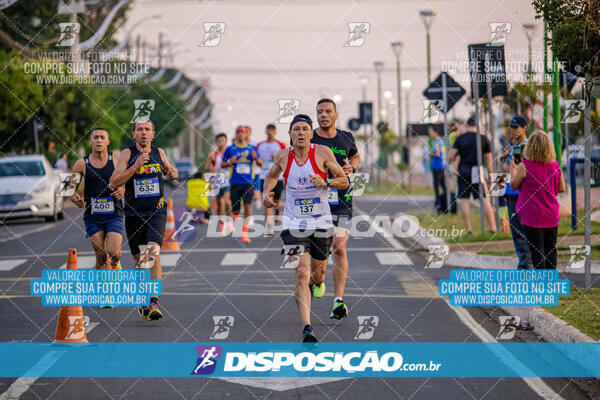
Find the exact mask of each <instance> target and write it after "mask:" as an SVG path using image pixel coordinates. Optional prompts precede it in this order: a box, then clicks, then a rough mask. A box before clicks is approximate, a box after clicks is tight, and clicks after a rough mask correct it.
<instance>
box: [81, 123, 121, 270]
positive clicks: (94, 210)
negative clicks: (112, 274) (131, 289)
mask: <svg viewBox="0 0 600 400" xmlns="http://www.w3.org/2000/svg"><path fill="white" fill-rule="evenodd" d="M109 143H110V140H109V139H108V132H106V130H104V129H102V128H98V129H95V130H93V131H92V133H91V134H90V145H91V147H92V153H90V154H89V155H88V156H86V157H84V158H82V159H80V160H78V161H77V162H76V163H75V165H74V166H73V172H77V173H79V174H81V175H83V176H84V179H83V181H84V182H83V185H84V188H83V198H82V197H81V196H80V195H79V194H77V193H75V194H74V195H73V196H71V201H72V202H73V203H75V204H76V205H77V206H78V207H80V208H85V212H84V214H83V221H84V223H85V230H86V234H87V236H88V237H89V238H90V240H91V242H92V246H93V247H94V252H95V253H96V268H107V267H110V268H120V259H121V244H122V242H123V194H124V192H125V188H124V187H122V186H121V187H119V188H117V189H116V190H113V189H112V188H111V187H109V181H110V177H111V175H112V173H113V171H114V169H115V164H114V160H113V157H112V153H109V152H108V145H109ZM107 255H108V257H109V259H107Z"/></svg>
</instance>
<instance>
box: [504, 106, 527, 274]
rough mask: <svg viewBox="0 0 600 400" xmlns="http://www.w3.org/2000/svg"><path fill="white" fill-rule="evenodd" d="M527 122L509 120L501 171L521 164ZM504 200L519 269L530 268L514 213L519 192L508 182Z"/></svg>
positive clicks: (525, 241)
mask: <svg viewBox="0 0 600 400" xmlns="http://www.w3.org/2000/svg"><path fill="white" fill-rule="evenodd" d="M526 130H527V120H526V119H525V118H524V117H522V116H520V115H515V116H514V117H513V118H512V119H511V120H510V134H509V141H510V144H511V148H510V153H509V155H508V159H507V162H506V163H504V164H503V166H502V169H503V171H505V172H509V171H510V164H511V162H513V161H514V163H515V165H519V164H521V161H522V159H523V148H524V147H525V145H526V144H527V133H526ZM504 197H505V199H506V206H507V208H508V223H509V225H510V232H511V235H512V238H513V244H514V246H515V251H516V253H517V257H518V258H519V264H518V268H519V269H528V268H531V263H532V261H531V251H530V249H529V243H527V238H526V237H525V231H524V229H523V223H522V222H521V217H519V214H517V213H516V212H515V210H516V207H517V201H518V199H519V190H518V189H515V188H513V187H512V186H511V185H510V182H509V183H507V184H506V191H505V192H504Z"/></svg>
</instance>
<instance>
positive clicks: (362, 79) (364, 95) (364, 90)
mask: <svg viewBox="0 0 600 400" xmlns="http://www.w3.org/2000/svg"><path fill="white" fill-rule="evenodd" d="M358 81H359V82H360V86H361V91H362V102H363V103H366V102H367V84H368V83H369V78H367V77H366V76H364V75H363V76H361V77H359V78H358ZM371 118H372V116H371ZM372 123H373V122H372V121H371V125H372ZM363 135H364V136H365V138H366V139H365V153H366V154H365V165H366V170H367V171H369V172H370V162H371V159H370V155H369V140H370V139H371V138H370V136H369V131H368V128H367V124H363Z"/></svg>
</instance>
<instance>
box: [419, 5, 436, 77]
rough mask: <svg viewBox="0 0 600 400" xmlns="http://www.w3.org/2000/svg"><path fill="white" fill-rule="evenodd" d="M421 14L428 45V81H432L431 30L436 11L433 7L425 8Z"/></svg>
mask: <svg viewBox="0 0 600 400" xmlns="http://www.w3.org/2000/svg"><path fill="white" fill-rule="evenodd" d="M419 15H420V16H421V21H423V25H424V26H425V34H426V36H425V39H426V45H427V83H431V39H430V35H429V32H430V30H431V24H432V23H433V19H434V18H435V11H433V10H431V9H425V10H421V11H419Z"/></svg>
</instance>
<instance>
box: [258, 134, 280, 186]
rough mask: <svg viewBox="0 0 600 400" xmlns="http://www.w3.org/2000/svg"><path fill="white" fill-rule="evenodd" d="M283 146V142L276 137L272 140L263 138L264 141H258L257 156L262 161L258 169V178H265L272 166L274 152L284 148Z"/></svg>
mask: <svg viewBox="0 0 600 400" xmlns="http://www.w3.org/2000/svg"><path fill="white" fill-rule="evenodd" d="M285 147H286V146H285V143H283V142H280V141H279V140H277V139H275V140H273V141H272V142H268V141H266V140H265V141H264V142H260V143H258V144H257V145H256V148H257V149H258V158H260V159H261V160H262V161H263V166H262V169H261V170H260V179H265V178H266V177H267V174H268V173H269V171H270V170H271V167H272V166H273V160H274V159H275V154H276V153H277V152H278V151H279V150H281V149H285ZM279 179H280V180H281V179H283V178H282V177H279Z"/></svg>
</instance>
